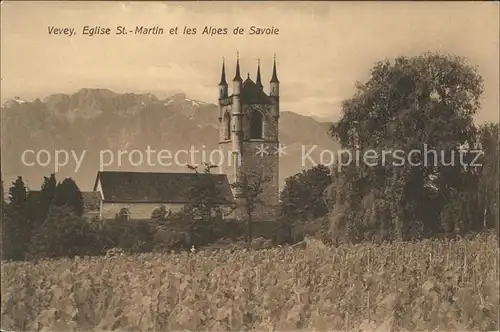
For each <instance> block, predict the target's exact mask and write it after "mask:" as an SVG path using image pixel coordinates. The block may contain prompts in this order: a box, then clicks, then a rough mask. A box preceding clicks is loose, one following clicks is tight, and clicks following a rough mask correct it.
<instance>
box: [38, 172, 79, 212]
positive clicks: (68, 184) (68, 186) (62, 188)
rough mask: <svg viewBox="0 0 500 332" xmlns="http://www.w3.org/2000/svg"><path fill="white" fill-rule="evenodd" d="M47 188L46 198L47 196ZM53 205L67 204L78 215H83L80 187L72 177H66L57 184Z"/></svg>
mask: <svg viewBox="0 0 500 332" xmlns="http://www.w3.org/2000/svg"><path fill="white" fill-rule="evenodd" d="M49 193H50V192H49V189H47V196H46V197H47V198H48V196H49ZM53 205H54V206H65V205H66V206H69V207H71V208H72V209H73V210H74V212H75V214H76V215H77V216H78V217H81V216H82V215H83V197H82V193H81V191H80V189H79V188H78V186H77V185H76V183H75V181H74V180H73V179H72V178H66V179H64V180H63V181H62V182H61V183H59V184H58V185H57V188H56V191H55V194H54V198H53Z"/></svg>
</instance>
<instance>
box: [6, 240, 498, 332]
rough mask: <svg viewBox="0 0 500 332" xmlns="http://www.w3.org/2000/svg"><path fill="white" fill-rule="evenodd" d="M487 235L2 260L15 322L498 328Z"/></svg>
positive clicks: (41, 327) (54, 326) (21, 326)
mask: <svg viewBox="0 0 500 332" xmlns="http://www.w3.org/2000/svg"><path fill="white" fill-rule="evenodd" d="M497 257H498V246H497V240H496V238H495V237H488V238H482V239H480V238H477V239H474V240H470V241H466V240H457V241H451V242H442V241H441V242H439V241H424V242H419V243H396V244H391V245H379V246H377V245H368V244H365V245H358V246H345V247H338V248H330V247H325V246H323V245H322V244H321V243H316V242H311V243H309V246H308V247H307V248H306V249H298V248H285V247H284V248H274V249H268V250H260V251H252V252H247V251H236V252H231V251H230V250H217V251H200V252H197V253H194V254H193V253H183V254H143V255H134V256H116V257H108V258H88V259H87V258H85V259H82V258H80V259H78V258H77V259H75V260H57V261H42V262H39V263H36V264H35V263H7V264H4V266H3V269H2V328H3V329H6V330H15V331H19V330H23V331H27V330H29V331H77V330H80V331H81V330H106V331H119V330H120V331H167V330H168V331H185V330H190V331H242V330H248V329H251V328H253V329H255V330H260V331H272V330H274V331H290V330H297V329H304V330H316V331H333V330H343V331H345V330H358V331H359V330H362V331H374V330H377V331H389V330H394V331H400V330H419V331H423V330H428V331H449V330H451V331H473V330H482V331H485V330H496V329H497V328H498V327H497V323H498V303H499V295H498V293H499V289H498V277H497V276H498V258H497Z"/></svg>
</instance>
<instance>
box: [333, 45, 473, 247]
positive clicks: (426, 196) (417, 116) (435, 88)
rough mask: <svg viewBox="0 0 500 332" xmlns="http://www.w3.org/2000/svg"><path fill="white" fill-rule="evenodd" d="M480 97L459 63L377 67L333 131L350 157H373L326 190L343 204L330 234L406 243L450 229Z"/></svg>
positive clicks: (424, 60)
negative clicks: (463, 152)
mask: <svg viewBox="0 0 500 332" xmlns="http://www.w3.org/2000/svg"><path fill="white" fill-rule="evenodd" d="M481 93H482V79H481V77H480V76H479V75H478V74H477V72H476V70H475V68H473V67H471V66H469V65H468V64H467V63H466V62H465V61H464V60H463V59H462V58H459V57H455V56H451V55H440V54H432V53H427V54H423V55H421V56H416V57H399V58H397V59H395V61H389V60H385V61H381V62H379V63H377V64H376V65H375V66H374V67H373V69H372V71H371V77H370V78H369V80H368V81H367V82H365V83H363V84H360V83H358V84H357V92H356V94H355V95H354V96H353V97H352V98H350V99H348V100H346V101H344V102H343V103H342V118H341V119H340V121H339V122H338V123H336V124H335V125H334V126H333V127H332V129H331V132H332V135H333V136H334V137H335V138H337V139H338V140H339V141H340V143H341V145H342V147H343V149H344V150H347V151H351V153H352V156H356V154H355V153H356V152H358V153H359V155H360V156H361V159H363V156H364V155H365V153H367V151H368V150H371V152H370V153H371V154H372V155H373V154H376V155H377V156H378V157H377V159H376V162H373V163H370V164H369V163H367V162H366V158H365V160H361V161H360V162H359V163H357V164H356V163H353V162H351V163H349V164H348V165H347V166H343V167H342V168H341V171H340V172H339V174H338V176H339V179H336V181H335V183H334V184H333V185H332V186H331V187H330V189H329V190H330V191H331V192H332V191H333V192H334V195H331V196H335V199H336V200H338V201H339V202H341V203H340V204H338V202H337V204H335V208H334V211H333V212H332V214H331V216H332V224H335V225H332V226H334V227H333V228H335V229H333V232H334V233H336V234H339V233H343V234H344V235H345V236H346V237H347V238H348V239H349V240H350V241H353V242H357V241H361V240H364V239H378V240H391V239H399V240H408V239H411V238H418V237H422V236H425V235H430V234H433V233H436V232H441V231H443V229H444V228H446V227H448V226H445V225H443V221H444V220H443V219H442V218H441V217H442V211H443V209H444V208H445V206H446V205H447V204H448V203H449V201H450V197H455V198H457V197H463V195H461V194H455V193H460V192H464V191H467V189H468V188H467V186H470V183H471V182H470V181H468V180H464V175H465V178H467V177H468V176H469V175H470V174H472V170H471V169H470V168H464V167H463V165H461V164H460V162H459V156H460V154H459V147H460V146H461V145H463V144H465V143H469V144H472V143H473V140H474V136H475V127H474V124H473V115H474V114H475V113H476V112H477V110H478V109H479V106H480V96H481ZM429 151H436V152H437V154H434V153H429ZM396 152H397V153H396ZM410 152H412V153H411V154H410ZM382 156H385V159H384V157H382ZM396 156H397V158H396ZM401 156H402V158H401ZM443 159H444V160H445V161H446V162H448V161H450V160H452V161H453V162H452V163H451V165H447V164H444V163H443ZM344 161H345V160H343V161H342V162H344ZM372 161H373V160H370V162H372ZM410 162H411V163H410ZM345 164H346V163H342V165H345ZM339 165H340V164H339ZM467 174H469V175H467ZM330 194H331V193H330ZM444 214H445V215H446V214H447V213H444ZM436 220H438V221H440V222H437V223H436V222H435V221H436ZM338 227H341V229H338ZM467 227H468V225H466V224H462V225H460V226H459V227H454V229H461V230H463V231H466V229H467ZM448 228H449V227H448Z"/></svg>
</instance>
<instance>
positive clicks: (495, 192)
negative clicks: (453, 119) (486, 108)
mask: <svg viewBox="0 0 500 332" xmlns="http://www.w3.org/2000/svg"><path fill="white" fill-rule="evenodd" d="M499 135H500V130H499V125H498V123H496V124H494V123H486V124H484V125H482V126H480V127H479V130H478V136H477V142H476V145H475V146H474V148H476V149H477V150H478V151H481V157H480V159H479V160H478V161H477V163H478V164H480V166H479V167H477V168H476V171H477V176H478V180H477V181H476V182H475V183H476V184H477V188H478V200H479V202H478V204H479V206H480V209H481V211H482V212H481V215H482V227H483V228H494V227H497V228H498V211H499V205H498V197H499V183H498V178H499V155H500V153H499V149H500V144H499Z"/></svg>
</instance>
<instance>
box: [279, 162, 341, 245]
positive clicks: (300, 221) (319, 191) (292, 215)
mask: <svg viewBox="0 0 500 332" xmlns="http://www.w3.org/2000/svg"><path fill="white" fill-rule="evenodd" d="M331 183H332V175H331V174H330V169H329V168H328V167H326V166H324V165H318V166H315V167H313V168H311V169H308V170H303V171H302V172H301V173H297V174H295V175H293V176H291V177H289V178H287V179H286V180H285V187H284V188H283V191H282V192H281V197H280V200H281V203H280V210H281V215H280V218H281V228H282V231H284V233H285V234H287V236H288V237H289V240H292V241H293V242H294V241H295V240H296V239H295V238H296V235H300V236H302V235H303V233H304V230H305V229H306V228H307V227H309V226H315V227H314V228H316V226H318V225H313V224H314V223H315V222H316V221H317V219H318V218H322V217H324V216H325V215H326V214H327V213H328V205H327V201H326V199H325V197H324V192H325V190H326V189H327V188H328V186H329V185H330V184H331ZM321 226H322V225H321V223H320V226H319V227H321ZM316 231H319V230H316Z"/></svg>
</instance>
